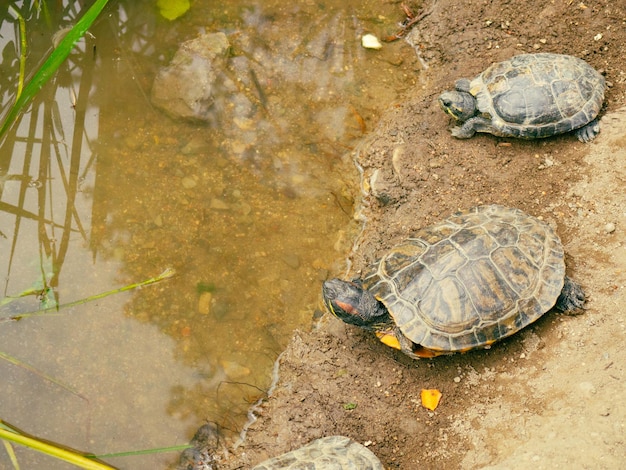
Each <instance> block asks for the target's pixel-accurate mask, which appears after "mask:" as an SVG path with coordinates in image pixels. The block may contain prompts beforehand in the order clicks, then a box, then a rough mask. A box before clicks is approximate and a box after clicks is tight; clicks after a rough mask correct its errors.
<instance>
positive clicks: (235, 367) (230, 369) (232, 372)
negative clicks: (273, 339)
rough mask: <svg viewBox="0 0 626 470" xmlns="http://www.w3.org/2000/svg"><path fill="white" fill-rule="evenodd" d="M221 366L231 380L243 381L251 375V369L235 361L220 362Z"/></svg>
mask: <svg viewBox="0 0 626 470" xmlns="http://www.w3.org/2000/svg"><path fill="white" fill-rule="evenodd" d="M220 365H221V366H222V368H223V369H224V373H225V374H226V376H227V377H228V378H229V379H230V380H237V379H243V378H244V377H246V376H248V375H250V369H248V368H247V367H245V366H242V365H241V364H238V363H237V362H235V361H226V360H222V361H220Z"/></svg>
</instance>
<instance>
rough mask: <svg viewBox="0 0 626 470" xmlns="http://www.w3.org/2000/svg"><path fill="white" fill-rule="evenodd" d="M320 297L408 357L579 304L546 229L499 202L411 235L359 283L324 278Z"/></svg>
mask: <svg viewBox="0 0 626 470" xmlns="http://www.w3.org/2000/svg"><path fill="white" fill-rule="evenodd" d="M322 293H323V296H324V303H325V304H326V306H327V307H328V309H329V311H330V312H331V313H333V314H334V315H335V316H337V317H338V318H340V319H341V320H343V321H344V322H346V323H349V324H351V325H356V326H360V327H361V328H364V329H366V330H370V331H373V332H374V333H375V334H376V336H377V337H378V338H379V340H380V341H382V342H383V343H384V344H386V345H388V346H391V347H393V348H396V349H399V350H401V351H402V352H404V353H405V354H407V355H408V356H410V357H413V358H416V359H417V358H420V357H434V356H439V355H442V354H451V353H454V352H465V351H469V350H470V349H477V348H485V347H487V346H489V345H490V344H492V343H493V342H495V341H497V340H499V339H502V338H505V337H507V336H510V335H512V334H514V333H516V332H517V331H519V330H521V329H522V328H524V327H525V326H527V325H529V324H530V323H532V322H534V321H535V320H537V319H538V318H539V317H541V316H542V315H543V314H544V313H546V312H547V311H549V310H551V309H552V308H554V309H557V310H560V311H562V312H569V313H579V312H580V311H581V310H582V309H583V307H584V302H585V294H584V292H583V290H582V288H581V287H580V286H579V285H578V284H576V283H575V282H574V281H572V280H571V279H570V278H569V277H567V276H566V275H565V261H564V253H563V246H562V245H561V241H560V240H559V237H558V236H557V235H556V233H555V232H554V230H553V229H552V227H550V226H549V225H548V224H546V223H545V222H543V221H541V220H539V219H537V218H536V217H532V216H530V215H528V214H526V213H524V212H522V211H521V210H519V209H512V208H508V207H504V206H499V205H490V206H479V207H475V208H473V209H470V210H467V211H465V212H458V213H456V214H454V215H452V216H450V217H448V218H447V219H445V220H443V221H442V222H439V223H437V224H435V225H432V226H430V227H426V228H423V229H421V230H418V231H417V232H416V233H415V234H413V235H412V236H411V237H410V238H407V239H406V240H405V241H404V242H403V243H400V244H399V245H397V246H395V247H393V248H392V249H391V250H390V251H389V253H387V254H386V255H384V256H383V257H382V258H381V259H380V260H379V261H377V262H376V263H375V264H374V266H373V267H372V269H371V270H370V271H369V272H366V273H365V274H364V275H363V277H362V278H361V279H355V280H352V281H343V280H341V279H331V280H329V281H326V282H324V285H323V288H322Z"/></svg>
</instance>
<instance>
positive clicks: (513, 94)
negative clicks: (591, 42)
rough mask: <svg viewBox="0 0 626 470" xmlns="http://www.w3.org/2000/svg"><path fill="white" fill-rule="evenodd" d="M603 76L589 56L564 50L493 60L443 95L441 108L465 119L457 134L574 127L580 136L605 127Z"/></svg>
mask: <svg viewBox="0 0 626 470" xmlns="http://www.w3.org/2000/svg"><path fill="white" fill-rule="evenodd" d="M605 86H606V85H605V80H604V77H603V76H602V75H601V74H600V73H599V72H598V71H596V70H595V69H594V68H593V67H591V66H590V65H589V64H587V62H585V61H584V60H582V59H579V58H577V57H573V56H569V55H561V54H550V53H538V54H522V55H518V56H515V57H512V58H511V59H509V60H505V61H503V62H499V63H497V64H493V65H491V66H490V67H489V68H487V70H485V71H484V72H482V73H481V74H479V75H478V76H477V77H476V78H474V79H473V80H471V81H470V80H469V79H467V78H462V79H460V80H458V81H457V82H456V85H455V91H449V92H446V93H443V94H442V95H441V96H440V97H439V104H440V106H441V108H442V109H443V110H444V111H445V112H446V113H448V114H449V115H450V116H452V117H453V118H454V119H456V120H457V121H460V122H461V123H462V125H461V126H460V127H456V128H454V129H452V135H453V136H454V137H457V138H459V139H468V138H470V137H472V136H473V135H474V133H476V132H486V133H490V134H494V135H497V136H501V137H517V138H521V139H538V138H543V137H550V136H553V135H557V134H563V133H566V132H570V131H575V134H576V136H577V137H578V139H579V140H580V141H581V142H589V141H591V140H593V139H594V138H595V136H596V135H597V134H598V133H599V132H600V125H599V124H598V121H597V116H598V113H599V112H600V108H601V107H602V102H603V101H604V91H605Z"/></svg>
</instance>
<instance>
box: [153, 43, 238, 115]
mask: <svg viewBox="0 0 626 470" xmlns="http://www.w3.org/2000/svg"><path fill="white" fill-rule="evenodd" d="M229 49H230V43H229V42H228V38H227V37H226V35H225V34H224V33H211V34H203V35H201V36H199V37H198V38H196V39H193V40H190V41H187V42H184V43H183V44H182V45H181V46H180V48H179V49H178V51H176V54H175V55H174V58H173V59H172V61H171V62H170V64H169V65H168V66H167V67H165V68H163V69H161V70H160V71H159V73H158V74H157V76H156V78H155V79H154V83H153V85H152V103H153V104H154V105H155V106H156V107H157V108H160V109H162V110H163V111H165V112H166V113H167V114H169V115H170V116H172V117H174V118H182V119H187V120H192V121H208V120H209V119H210V118H211V107H212V105H213V102H214V93H215V87H216V80H217V76H218V75H219V72H220V71H221V69H222V68H223V67H224V65H225V61H226V57H227V55H228V50H229Z"/></svg>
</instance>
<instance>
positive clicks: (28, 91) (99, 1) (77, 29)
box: [0, 0, 109, 138]
mask: <svg viewBox="0 0 626 470" xmlns="http://www.w3.org/2000/svg"><path fill="white" fill-rule="evenodd" d="M108 1H109V0H96V2H95V3H94V4H93V5H92V6H91V8H89V10H87V12H85V14H84V15H83V17H82V18H81V19H80V20H78V22H77V23H76V25H75V26H74V27H73V28H72V29H71V30H70V31H68V33H67V35H66V36H65V37H64V38H63V39H62V40H61V42H60V43H59V45H58V46H57V47H55V48H54V50H53V51H52V53H51V54H50V56H49V57H48V58H47V59H46V61H45V62H44V63H43V65H42V66H41V67H40V68H39V70H37V72H36V73H35V75H33V78H32V79H31V80H30V81H29V82H28V83H27V84H26V86H25V87H24V89H23V90H22V93H21V94H20V95H19V97H18V98H17V100H16V101H15V104H14V105H13V107H12V108H11V110H10V111H9V113H8V114H7V117H6V119H5V120H4V123H3V124H2V128H0V138H1V137H2V136H3V135H4V134H5V133H6V131H8V130H9V128H10V127H11V126H12V125H13V123H14V122H15V120H16V119H17V116H18V114H19V113H20V112H21V110H22V109H23V108H24V107H25V106H26V105H27V104H28V103H30V101H31V100H32V99H33V97H34V96H35V95H36V94H37V93H38V92H39V90H41V88H42V87H43V86H44V84H45V83H46V82H47V81H48V80H49V79H50V77H52V75H54V73H55V72H56V71H57V69H58V68H59V67H60V66H61V64H62V63H63V61H64V60H65V59H66V58H67V56H68V55H69V54H70V52H71V51H72V48H73V47H74V44H76V41H78V40H79V39H80V38H81V37H83V35H84V34H85V32H86V31H87V29H89V27H90V26H91V25H92V24H93V22H94V21H95V20H96V18H97V17H98V15H100V12H101V11H102V9H103V8H104V7H105V5H106V4H107V3H108Z"/></svg>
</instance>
